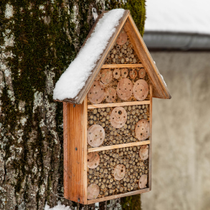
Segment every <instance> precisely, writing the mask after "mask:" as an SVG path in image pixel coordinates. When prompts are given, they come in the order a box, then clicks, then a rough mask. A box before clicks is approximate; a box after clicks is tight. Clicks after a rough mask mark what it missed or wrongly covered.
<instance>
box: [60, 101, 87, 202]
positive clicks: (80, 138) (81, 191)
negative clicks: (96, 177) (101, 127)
mask: <svg viewBox="0 0 210 210" xmlns="http://www.w3.org/2000/svg"><path fill="white" fill-rule="evenodd" d="M85 103H87V101H86V100H84V102H83V103H82V104H79V105H75V106H74V105H73V104H70V103H64V109H63V111H64V121H63V123H64V124H63V129H64V197H65V198H67V199H69V200H72V201H75V202H79V203H83V204H85V203H86V202H87V163H86V161H87V121H86V120H87V105H85ZM84 169H85V170H84Z"/></svg>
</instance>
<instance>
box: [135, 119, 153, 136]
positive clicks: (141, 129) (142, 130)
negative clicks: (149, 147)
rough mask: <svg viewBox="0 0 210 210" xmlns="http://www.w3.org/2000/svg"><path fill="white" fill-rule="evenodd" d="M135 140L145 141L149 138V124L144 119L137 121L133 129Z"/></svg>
mask: <svg viewBox="0 0 210 210" xmlns="http://www.w3.org/2000/svg"><path fill="white" fill-rule="evenodd" d="M135 133H136V138H138V139H139V140H145V139H147V138H148V137H149V134H150V132H149V122H148V121H147V120H145V119H141V120H139V122H138V123H137V124H136V128H135Z"/></svg>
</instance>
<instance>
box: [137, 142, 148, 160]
mask: <svg viewBox="0 0 210 210" xmlns="http://www.w3.org/2000/svg"><path fill="white" fill-rule="evenodd" d="M139 157H140V158H141V160H146V159H147V158H148V157H149V150H148V145H144V146H141V148H140V150H139Z"/></svg>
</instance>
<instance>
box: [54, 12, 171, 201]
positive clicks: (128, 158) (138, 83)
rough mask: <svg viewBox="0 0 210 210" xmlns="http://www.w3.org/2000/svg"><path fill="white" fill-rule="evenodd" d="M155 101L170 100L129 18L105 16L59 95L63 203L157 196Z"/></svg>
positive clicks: (70, 69)
mask: <svg viewBox="0 0 210 210" xmlns="http://www.w3.org/2000/svg"><path fill="white" fill-rule="evenodd" d="M153 97H156V98H163V99H170V98H171V96H170V93H169V91H168V89H167V86H166V83H165V82H164V80H163V77H162V76H161V74H160V73H159V71H158V69H157V67H156V66H155V63H154V61H153V59H152V57H151V55H150V54H149V52H148V50H147V47H146V46H145V44H144V41H143V39H142V37H141V35H140V34H139V31H138V29H137V27H136V25H135V23H134V21H133V19H132V17H131V15H130V12H129V11H128V10H123V9H115V10H111V11H109V12H105V13H103V14H101V15H100V16H99V17H98V19H97V21H96V23H95V25H94V26H93V28H92V30H91V31H90V33H89V35H88V37H87V39H86V41H85V43H84V44H83V46H82V48H81V50H80V52H79V53H78V55H77V57H76V58H75V60H74V61H73V62H72V63H71V64H70V66H69V67H68V69H67V70H66V71H65V72H64V73H63V74H62V75H61V77H60V79H59V81H58V82H57V84H56V87H55V90H54V99H55V100H56V101H61V102H63V129H64V145H63V147H64V196H65V198H67V199H69V200H72V201H75V202H79V203H82V204H91V203H95V202H102V201H106V200H111V199H115V198H120V197H125V196H131V195H135V194H141V193H145V192H148V191H150V190H151V185H152V183H151V180H152V98H153Z"/></svg>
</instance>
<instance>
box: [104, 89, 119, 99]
mask: <svg viewBox="0 0 210 210" xmlns="http://www.w3.org/2000/svg"><path fill="white" fill-rule="evenodd" d="M116 95H117V94H116V90H115V89H114V88H111V87H110V88H107V89H106V90H105V99H106V102H107V103H113V102H114V101H115V100H116Z"/></svg>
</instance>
